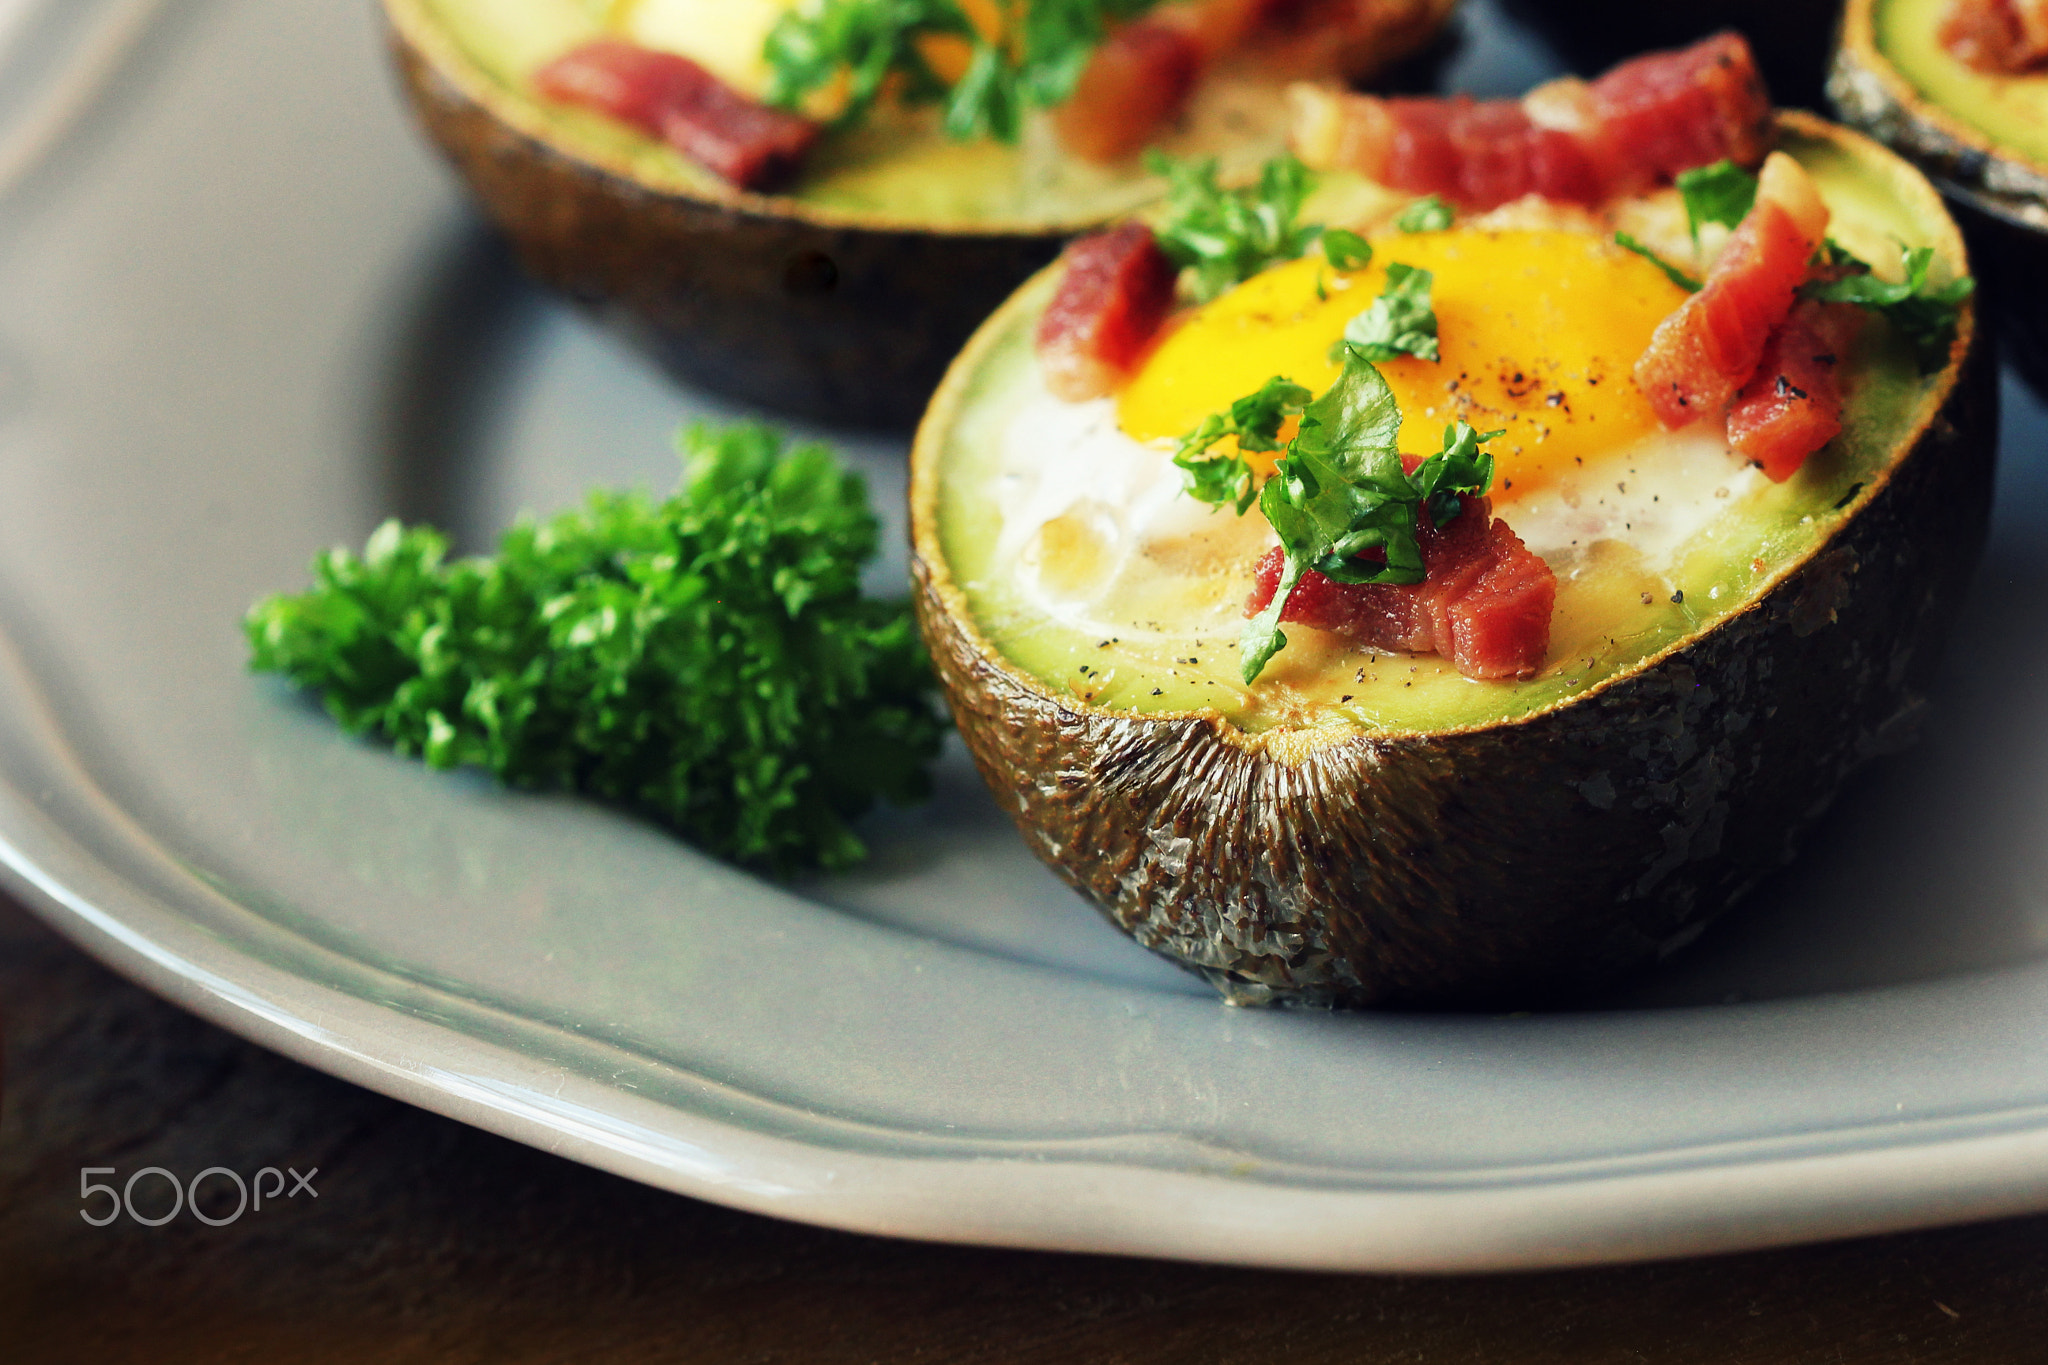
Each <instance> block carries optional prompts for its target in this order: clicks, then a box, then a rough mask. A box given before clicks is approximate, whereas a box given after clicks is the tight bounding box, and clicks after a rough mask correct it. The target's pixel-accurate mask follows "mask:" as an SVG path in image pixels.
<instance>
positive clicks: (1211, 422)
mask: <svg viewBox="0 0 2048 1365" xmlns="http://www.w3.org/2000/svg"><path fill="white" fill-rule="evenodd" d="M1314 397H1315V395H1314V394H1312V393H1310V392H1309V391H1308V390H1307V389H1305V388H1303V387H1302V386H1301V385H1299V384H1296V383H1292V382H1290V381H1289V380H1286V379H1283V378H1281V377H1280V376H1279V375H1275V376H1273V378H1271V379H1268V380H1267V381H1266V382H1265V384H1264V386H1263V387H1261V388H1260V389H1259V391H1258V392H1257V393H1251V394H1246V395H1245V396H1244V397H1243V398H1240V399H1238V400H1237V401H1236V402H1235V403H1232V404H1231V405H1230V411H1228V412H1216V413H1210V414H1209V415H1208V416H1207V417H1204V418H1203V419H1202V421H1201V424H1200V425H1199V426H1197V427H1196V428H1195V429H1194V430H1193V431H1191V432H1189V433H1188V434H1187V435H1185V436H1183V437H1182V438H1181V442H1180V449H1179V450H1178V451H1177V452H1175V454H1174V457H1173V462H1174V463H1175V464H1176V465H1178V466H1179V467H1180V468H1181V470H1182V472H1183V474H1184V476H1185V480H1184V482H1185V488H1186V491H1187V493H1188V495H1189V496H1190V497H1193V498H1199V499H1200V500H1201V501H1203V502H1206V503H1213V504H1215V505H1217V506H1221V505H1223V504H1224V503H1232V504H1235V505H1236V507H1237V512H1238V515H1239V516H1243V515H1244V513H1245V511H1246V510H1247V509H1248V508H1250V506H1251V505H1252V500H1253V499H1254V498H1256V497H1258V495H1259V489H1258V484H1257V482H1256V481H1255V480H1254V478H1253V477H1252V467H1251V464H1250V463H1249V462H1248V461H1246V459H1245V458H1244V452H1245V451H1248V450H1250V451H1273V450H1278V449H1280V428H1281V427H1282V426H1284V425H1286V422H1287V419H1288V418H1290V417H1299V416H1300V415H1301V413H1302V410H1303V409H1304V408H1306V407H1307V406H1308V403H1309V400H1310V399H1312V398H1314ZM1225 437H1234V438H1236V448H1235V449H1234V450H1233V451H1231V452H1229V453H1226V454H1220V455H1219V454H1215V453H1212V452H1213V448H1214V447H1215V445H1216V444H1217V442H1219V441H1221V440H1223V439H1224V438H1225Z"/></svg>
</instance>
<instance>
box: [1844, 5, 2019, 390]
mask: <svg viewBox="0 0 2048 1365" xmlns="http://www.w3.org/2000/svg"><path fill="white" fill-rule="evenodd" d="M1947 7H1948V0H1849V5H1848V8H1847V10H1845V11H1844V13H1843V16H1842V28H1841V40H1840V44H1839V46H1838V47H1837V49H1836V52H1835V60H1834V68H1833V71H1832V73H1831V74H1830V76H1829V78H1828V95H1829V97H1830V98H1831V99H1832V100H1833V101H1834V104H1835V108H1836V109H1837V110H1838V111H1839V113H1840V114H1841V117H1842V119H1843V120H1844V121H1845V122H1847V123H1849V124H1851V125H1853V126H1855V127H1858V128H1861V129H1862V130H1863V131H1864V132H1866V133H1869V134H1870V135H1871V136H1872V137H1875V138H1877V139H1878V140H1879V141H1880V142H1884V143H1886V144H1888V145H1889V146H1890V147H1892V148H1893V150H1895V151H1897V152H1899V153H1900V154H1901V155H1903V156H1905V157H1907V158H1908V159H1910V160H1912V161H1913V162H1915V163H1916V164H1918V165H1919V166H1920V168H1921V169H1922V170H1924V171H1926V172H1927V173H1928V174H1929V175H1930V176H1932V177H1934V179H1935V180H1936V182H1937V183H1939V184H1940V185H1941V187H1942V189H1943V190H1944V191H1946V192H1947V193H1948V194H1949V195H1950V197H1951V198H1953V199H1955V200H1957V201H1958V202H1960V203H1961V204H1963V205H1965V206H1966V208H1967V209H1968V210H1969V212H1966V213H1965V214H1964V217H1963V223H1964V226H1965V227H1966V228H1967V229H1968V230H1969V231H1970V234H1971V237H1972V243H1973V245H1974V246H1975V247H1976V248H1977V254H1978V258H1979V266H1980V269H1981V270H1982V273H1983V275H1984V277H1985V281H1986V284H1987V286H1988V287H1987V290H1986V297H1987V298H1988V299H1989V300H1991V303H1992V307H1993V308H1994V310H1995V314H1994V318H1993V320H1994V321H1995V322H1996V323H1997V324H1998V326H1999V330H2000V332H2001V333H2002V334H2003V335H2004V336H2005V337H2006V339H2007V340H2008V341H2009V342H2011V343H2013V349H2014V352H2015V358H2016V359H2017V360H2018V361H2019V362H2020V363H2021V365H2022V366H2023V367H2024V368H2025V369H2026V370H2027V371H2028V374H2029V377H2030V378H2032V379H2033V380H2034V382H2035V383H2036V385H2037V386H2040V387H2042V388H2044V390H2048V71H2044V72H2041V73H2039V74H2035V75H2026V76H2010V75H1991V74H1987V73H1985V72H1982V71H1977V70H1974V69H1972V68H1971V67H1970V66H1968V65H1966V64H1965V63H1964V62H1962V61H1961V60H1959V59H1958V58H1957V57H1956V56H1955V55H1954V54H1952V53H1951V52H1949V50H1948V49H1947V48H1946V47H1945V46H1944V45H1943V44H1942V41H1941V38H1940V36H1939V33H1940V29H1941V25H1942V21H1943V17H1944V15H1945V12H1946V10H1947Z"/></svg>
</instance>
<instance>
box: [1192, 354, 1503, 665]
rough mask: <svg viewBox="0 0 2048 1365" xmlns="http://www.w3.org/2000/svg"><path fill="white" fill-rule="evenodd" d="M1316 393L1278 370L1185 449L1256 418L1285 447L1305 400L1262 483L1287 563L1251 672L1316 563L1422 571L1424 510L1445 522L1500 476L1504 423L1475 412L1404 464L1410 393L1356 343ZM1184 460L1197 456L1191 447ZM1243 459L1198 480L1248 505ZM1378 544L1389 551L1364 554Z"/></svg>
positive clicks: (1389, 577)
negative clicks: (1411, 466)
mask: <svg viewBox="0 0 2048 1365" xmlns="http://www.w3.org/2000/svg"><path fill="white" fill-rule="evenodd" d="M1306 397H1307V394H1306V391H1305V390H1303V389H1301V388H1300V387H1298V386H1296V385H1293V384H1290V383H1288V381H1286V380H1284V379H1273V380H1269V381H1267V383H1266V385H1265V386H1264V387H1263V388H1261V389H1260V390H1259V391H1258V392H1257V393H1255V394H1252V395H1250V396H1248V397H1246V398H1242V399H1239V400H1238V401H1237V402H1236V403H1234V404H1232V405H1231V410H1230V413H1229V415H1228V416H1227V417H1226V416H1219V417H1212V418H1210V419H1209V421H1207V422H1204V423H1203V424H1202V426H1200V427H1198V428H1197V429H1196V430H1195V431H1194V432H1193V433H1190V435H1189V437H1188V438H1187V440H1186V441H1184V442H1183V443H1182V452H1183V455H1187V454H1188V452H1189V451H1190V450H1195V449H1197V448H1199V449H1200V450H1206V446H1203V445H1200V439H1201V438H1202V437H1203V436H1204V435H1205V433H1208V432H1209V431H1210V430H1211V424H1212V423H1213V424H1215V427H1214V431H1215V434H1214V436H1213V437H1211V438H1210V440H1211V443H1213V441H1214V440H1216V439H1220V438H1221V437H1222V436H1223V435H1225V434H1228V433H1229V431H1230V430H1231V429H1232V428H1233V427H1236V428H1247V427H1249V428H1251V429H1252V430H1253V433H1254V439H1258V440H1264V441H1266V442H1267V443H1268V444H1267V445H1265V446H1255V447H1249V448H1253V449H1275V448H1277V447H1276V446H1275V445H1274V444H1272V443H1273V442H1274V440H1275V438H1276V437H1277V434H1278V432H1279V428H1280V424H1281V422H1282V421H1283V420H1284V419H1285V418H1286V417H1287V416H1290V415H1293V413H1294V412H1296V411H1299V413H1300V416H1301V427H1300V430H1299V431H1297V432H1296V433H1295V436H1294V439H1293V440H1291V441H1289V442H1288V443H1287V447H1286V453H1285V454H1284V455H1282V456H1281V458H1280V463H1279V467H1278V470H1277V471H1276V472H1275V473H1274V475H1273V477H1272V478H1270V479H1268V480H1266V482H1265V485H1264V487H1262V488H1261V489H1260V490H1259V492H1258V504H1259V510H1260V512H1262V513H1263V514H1264V515H1265V518H1266V521H1267V522H1268V523H1269V524H1270V525H1271V526H1272V527H1273V530H1274V533H1275V534H1276V535H1278V536H1279V537H1280V545H1281V548H1282V550H1283V551H1284V552H1285V554H1286V565H1285V568H1284V569H1283V570H1282V571H1281V576H1280V583H1279V586H1278V587H1277V588H1276V589H1275V591H1274V594H1273V600H1272V602H1271V603H1270V604H1269V605H1268V606H1267V608H1266V609H1265V610H1264V611H1262V612H1260V613H1259V614H1258V615H1257V616H1255V617H1253V618H1252V620H1251V621H1250V622H1249V623H1248V624H1247V625H1246V627H1245V632H1244V639H1243V642H1242V645H1241V647H1240V653H1241V662H1242V668H1243V676H1244V680H1245V682H1246V683H1247V684H1249V683H1251V682H1253V681H1254V680H1256V679H1257V678H1258V676H1259V674H1260V673H1261V672H1263V671H1264V670H1265V667H1266V665H1267V664H1268V663H1269V662H1271V660H1272V658H1273V656H1274V655H1275V654H1277V653H1279V651H1280V650H1281V649H1282V648H1284V647H1285V646H1286V644H1287V637H1286V635H1285V634H1284V633H1283V632H1282V631H1281V629H1280V613H1281V611H1282V610H1284V609H1285V606H1286V603H1287V598H1288V596H1289V595H1290V594H1291V593H1292V592H1293V591H1294V588H1295V585H1296V584H1298V583H1300V582H1301V578H1302V575H1303V574H1305V573H1307V572H1308V571H1309V570H1310V569H1314V570H1316V571H1317V572H1318V573H1321V574H1324V575H1325V576H1327V577H1329V578H1332V579H1335V580H1336V581H1337V582H1340V583H1420V582H1421V581H1422V579H1423V564H1422V546H1421V542H1420V540H1419V538H1418V533H1417V531H1416V516H1417V513H1418V512H1419V511H1420V510H1421V509H1422V508H1424V507H1427V508H1428V509H1429V515H1430V519H1431V521H1432V523H1433V524H1434V525H1438V526H1441V525H1443V524H1445V523H1446V522H1449V521H1450V520H1452V519H1453V518H1455V517H1456V516H1457V515H1458V511H1459V504H1458V499H1457V495H1458V494H1460V493H1484V492H1485V491H1486V490H1487V489H1488V488H1489V487H1491V486H1492V483H1493V456H1491V455H1489V454H1487V453H1486V452H1485V451H1483V450H1481V449H1480V446H1481V444H1482V443H1483V442H1486V441H1490V440H1492V439H1493V438H1494V437H1495V436H1498V435H1500V433H1499V432H1497V431H1496V432H1488V433H1484V434H1482V433H1480V432H1476V431H1474V430H1473V429H1472V428H1471V427H1469V426H1467V425H1466V424H1465V423H1463V422H1457V423H1455V424H1453V425H1452V426H1449V427H1446V428H1445V429H1444V445H1443V449H1442V450H1440V451H1438V452H1437V453H1436V454H1434V455H1432V456H1430V457H1429V458H1428V459H1426V460H1424V461H1423V462H1422V463H1421V464H1420V465H1419V466H1417V467H1416V470H1415V472H1414V473H1413V474H1410V473H1407V472H1406V471H1405V470H1403V469H1402V467H1401V452H1400V447H1399V445H1398V443H1397V440H1398V437H1399V435H1400V432H1401V405H1400V403H1399V402H1398V401H1397V400H1396V399H1395V397H1394V391H1393V390H1392V389H1391V388H1389V387H1388V386H1387V381H1386V380H1385V379H1384V378H1382V377H1381V375H1380V372H1379V370H1378V369H1376V368H1375V367H1374V365H1373V363H1372V361H1371V360H1370V359H1368V358H1367V357H1366V355H1365V354H1364V352H1362V351H1360V350H1359V349H1358V348H1356V347H1346V349H1345V353H1344V372H1343V374H1341V375H1340V376H1338V379H1337V382H1336V383H1335V384H1333V385H1331V386H1330V390H1329V392H1327V393H1325V394H1324V395H1323V396H1322V397H1320V398H1317V399H1314V400H1313V401H1309V402H1306V403H1304V402H1303V400H1304V399H1305V398H1306ZM1243 439H1244V437H1243V436H1242V435H1240V437H1239V440H1240V442H1242V441H1243ZM1175 462H1176V463H1178V464H1181V467H1182V468H1183V469H1188V468H1189V465H1188V464H1187V463H1184V462H1183V461H1182V460H1181V459H1178V458H1177V459H1176V461H1175ZM1216 463H1218V464H1222V463H1225V461H1223V460H1218V461H1216ZM1233 463H1234V465H1235V468H1234V469H1232V470H1230V471H1229V472H1228V475H1227V477H1226V475H1225V473H1224V472H1221V471H1219V472H1218V473H1217V474H1216V475H1215V476H1214V482H1213V484H1208V485H1203V486H1202V490H1201V491H1198V488H1197V486H1196V485H1197V482H1198V481H1197V480H1196V479H1195V478H1193V477H1191V478H1190V489H1189V491H1190V492H1192V493H1194V494H1195V496H1197V497H1202V498H1203V499H1204V500H1205V501H1208V502H1214V503H1219V504H1220V503H1223V502H1228V501H1235V502H1236V504H1237V509H1238V511H1239V512H1240V513H1242V512H1244V511H1245V510H1246V509H1247V508H1249V507H1250V505H1251V501H1252V500H1251V498H1250V497H1248V496H1246V493H1245V489H1246V488H1248V487H1249V484H1250V480H1251V470H1250V468H1249V466H1246V465H1245V464H1244V462H1243V461H1242V459H1238V460H1235V461H1234V462H1233ZM1190 473H1191V475H1192V474H1193V471H1192V470H1191V471H1190ZM1371 551H1378V552H1380V556H1381V558H1380V559H1378V560H1372V559H1361V558H1360V557H1359V556H1361V555H1364V554H1366V553H1368V552H1371Z"/></svg>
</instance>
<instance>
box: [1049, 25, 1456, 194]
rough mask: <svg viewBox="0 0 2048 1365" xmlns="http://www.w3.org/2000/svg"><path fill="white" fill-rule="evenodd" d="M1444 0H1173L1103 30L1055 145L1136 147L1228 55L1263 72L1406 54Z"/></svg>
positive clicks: (1341, 70)
mask: <svg viewBox="0 0 2048 1365" xmlns="http://www.w3.org/2000/svg"><path fill="white" fill-rule="evenodd" d="M1448 8H1449V4H1448V0H1173V2H1172V3H1168V4H1163V5H1161V6H1159V8H1157V9H1155V10H1153V11H1152V12H1151V13H1150V14H1148V15H1146V16H1145V17H1144V18H1142V19H1139V20H1136V21H1135V22H1132V23H1128V24H1124V25H1122V26H1120V27H1117V28H1115V29H1113V30H1111V32H1110V34H1109V36H1108V38H1106V39H1105V40H1104V41H1103V43H1102V44H1101V46H1099V47H1098V48H1097V49H1096V50H1095V52H1094V53H1093V54H1092V55H1091V56H1090V58H1089V60H1088V65H1087V66H1086V67H1085V68H1083V70H1082V72H1081V78H1080V80H1079V81H1078V82H1077V83H1076V84H1075V86H1074V91H1073V94H1072V95H1070V96H1069V97H1068V99H1067V100H1066V102H1065V103H1063V104H1061V105H1060V106H1059V107H1058V108H1057V109H1055V110H1054V111H1053V127H1054V129H1055V130H1056V131H1057V132H1058V134H1059V139H1060V142H1061V144H1062V145H1063V146H1064V147H1065V148H1066V149H1067V150H1068V151H1070V152H1072V153H1073V154H1074V155H1076V156H1079V157H1082V158H1083V159H1085V160H1089V161H1097V162H1113V161H1120V160H1122V159H1123V158H1125V157H1128V156H1130V155H1132V154H1133V153H1135V152H1137V151H1139V150H1141V149H1142V148H1144V147H1145V145H1146V144H1147V143H1149V142H1152V141H1153V140H1155V139H1156V138H1157V137H1158V136H1159V134H1160V133H1161V132H1162V131H1163V130H1164V129H1165V128H1166V127H1167V125H1169V124H1171V123H1172V122H1173V121H1174V120H1175V119H1177V118H1179V117H1180V116H1181V114H1182V113H1184V112H1185V111H1186V109H1187V106H1188V101H1189V100H1190V99H1191V98H1192V97H1193V95H1194V91H1195V86H1196V83H1197V82H1198V81H1199V80H1200V79H1201V76H1202V72H1203V71H1204V70H1205V69H1206V68H1208V67H1209V66H1211V65H1214V64H1215V63H1217V62H1219V61H1222V60H1224V59H1226V58H1228V57H1230V56H1232V55H1233V54H1240V55H1242V56H1243V58H1244V60H1245V61H1246V62H1248V63H1249V64H1251V65H1252V66H1254V67H1256V68H1257V69H1258V70H1259V71H1261V72H1262V73H1264V74H1266V75H1267V76H1268V77H1271V76H1274V75H1294V76H1315V77H1341V78H1349V77H1355V76H1364V75H1366V74H1368V73H1370V72H1371V71H1374V70H1377V69H1378V68H1380V67H1382V66H1384V65H1386V63H1388V62H1389V61H1393V60H1396V59H1398V58H1400V57H1403V56H1406V55H1407V54H1408V53H1410V52H1413V51H1414V50H1415V49H1416V48H1418V47H1420V46H1421V45H1422V44H1423V43H1424V42H1426V41H1427V40H1428V39H1429V38H1430V37H1431V35H1433V34H1434V33H1435V32H1436V31H1437V29H1438V27H1439V26H1440V25H1441V23H1442V21H1443V18H1444V15H1445V13H1446V11H1447V10H1448Z"/></svg>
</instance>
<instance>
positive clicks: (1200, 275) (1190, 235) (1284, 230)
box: [1145, 151, 1372, 302]
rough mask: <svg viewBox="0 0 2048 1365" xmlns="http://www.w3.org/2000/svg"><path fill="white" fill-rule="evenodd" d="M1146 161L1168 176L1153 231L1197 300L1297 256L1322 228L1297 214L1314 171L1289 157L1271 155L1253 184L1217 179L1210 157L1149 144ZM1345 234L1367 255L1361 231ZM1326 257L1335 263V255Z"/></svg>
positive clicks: (1343, 251)
mask: <svg viewBox="0 0 2048 1365" xmlns="http://www.w3.org/2000/svg"><path fill="white" fill-rule="evenodd" d="M1145 164H1146V165H1147V166H1148V167H1149V168H1150V169H1151V170H1152V171H1153V172H1155V173H1156V174H1159V175H1163V176H1165V177H1166V179H1167V197H1166V212H1165V216H1164V218H1163V220H1162V221H1161V222H1160V223H1159V225H1158V226H1157V227H1155V228H1154V229H1153V231H1154V233H1155V234H1156V235H1157V237H1158V239H1159V246H1160V249H1161V250H1162V251H1164V252H1165V253H1166V256H1167V259H1168V260H1171V261H1172V262H1173V263H1174V264H1175V265H1177V266H1179V267H1181V269H1183V270H1186V271H1188V272H1190V274H1191V277H1192V278H1191V281H1190V282H1191V285H1192V289H1193V292H1194V296H1195V299H1196V301H1197V302H1207V301H1208V300H1210V299H1213V298H1215V297H1216V296H1217V295H1218V294H1221V293H1223V292H1224V291H1225V290H1227V289H1229V288H1231V287H1232V286H1233V285H1237V284H1242V283H1243V282H1244V281H1246V280H1248V279H1250V278H1251V277H1252V276H1254V275H1256V274H1258V273H1259V272H1260V271H1261V270H1264V269H1265V268H1266V267H1267V266H1270V265H1274V264H1276V263H1278V262H1280V261H1292V260H1298V259H1299V258H1300V257H1301V256H1302V255H1303V254H1304V253H1306V252H1307V251H1308V249H1309V247H1310V246H1311V245H1313V244H1314V243H1315V240H1316V239H1317V238H1318V237H1319V236H1321V235H1322V234H1323V228H1322V226H1321V225H1320V224H1317V223H1302V222H1300V221H1298V220H1299V218H1300V216H1301V206H1302V204H1303V202H1305V201H1306V200H1307V199H1308V194H1309V191H1310V189H1312V188H1313V187H1314V185H1315V179H1314V177H1313V176H1311V175H1310V174H1309V170H1308V167H1306V166H1304V165H1302V164H1301V162H1300V161H1299V160H1297V159H1296V158H1295V157H1292V156H1278V157H1275V158H1273V160H1271V161H1268V162H1267V163H1266V164H1265V166H1264V167H1263V168H1262V169H1261V170H1260V172H1259V180H1258V183H1257V184H1256V185H1247V186H1245V187H1244V188H1242V189H1235V190H1226V189H1224V188H1223V187H1222V186H1220V185H1218V184H1217V183H1216V162H1215V160H1214V159H1213V158H1211V159H1206V160H1197V161H1176V160H1174V159H1173V158H1172V157H1169V156H1166V155H1164V154H1162V153H1160V152H1156V151H1155V152H1149V153H1147V154H1146V157H1145ZM1346 236H1347V237H1353V238H1354V240H1356V242H1357V245H1358V246H1360V247H1364V248H1365V259H1367V260H1370V259H1371V258H1372V248H1371V247H1370V246H1369V245H1367V244H1366V242H1365V241H1364V239H1362V238H1356V237H1355V236H1354V234H1349V233H1347V234H1346ZM1338 254H1339V255H1343V256H1345V257H1346V258H1347V259H1349V258H1351V257H1353V256H1355V255H1356V252H1355V251H1354V249H1353V248H1351V247H1350V246H1349V245H1348V244H1347V243H1342V242H1340V244H1339V247H1338ZM1330 261H1331V263H1332V264H1333V265H1336V264H1338V260H1337V255H1332V256H1331V257H1330ZM1338 268H1339V269H1344V268H1346V267H1344V266H1342V265H1339V266H1338Z"/></svg>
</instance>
